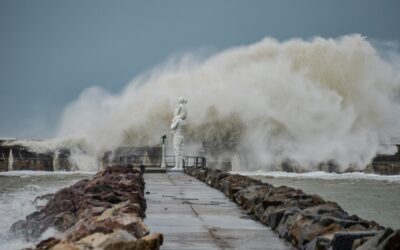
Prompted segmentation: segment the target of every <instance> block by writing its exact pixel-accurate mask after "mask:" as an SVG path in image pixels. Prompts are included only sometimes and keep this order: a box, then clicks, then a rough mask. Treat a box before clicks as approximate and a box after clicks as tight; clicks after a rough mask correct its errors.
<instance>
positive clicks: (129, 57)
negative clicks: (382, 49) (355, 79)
mask: <svg viewBox="0 0 400 250" xmlns="http://www.w3.org/2000/svg"><path fill="white" fill-rule="evenodd" d="M399 11H400V2H399V1H396V0H393V1H373V0H358V1H354V0H353V1H321V0H312V1H311V0H310V1H288V0H276V1H256V0H254V1H218V0H217V1H214V0H210V1H204V0H202V1H184V0H182V1H174V0H170V1H121V0H117V1H103V0H86V1H81V0H69V1H58V0H36V1H29V0H2V1H0V117H1V118H0V137H19V138H33V139H39V138H46V137H49V136H51V135H52V134H53V133H54V130H55V128H56V126H57V121H58V119H59V117H60V115H61V113H62V111H63V109H64V107H65V106H66V105H67V104H68V103H70V102H71V101H73V100H74V99H76V98H77V97H78V96H79V94H80V93H81V92H82V91H83V90H84V89H86V88H87V87H90V86H93V85H97V86H102V87H104V88H106V89H108V90H109V91H111V92H113V93H116V92H118V91H120V90H121V89H122V88H123V87H124V86H125V85H126V84H127V83H128V82H129V81H130V80H131V79H132V78H134V77H135V76H137V75H138V74H140V73H141V72H143V71H146V70H150V69H151V68H152V67H154V66H156V65H157V64H159V63H161V62H163V61H165V60H166V59H167V58H168V57H169V56H171V55H174V54H180V53H184V52H187V51H192V50H199V49H206V50H208V51H219V50H222V49H224V48H228V47H231V46H240V45H245V44H250V43H254V42H256V41H259V40H261V39H262V38H264V37H267V36H269V37H275V38H277V39H279V40H286V39H291V38H304V39H310V38H312V37H315V36H322V37H338V36H341V35H346V34H352V33H360V34H362V35H363V36H365V37H367V38H368V39H369V40H371V41H378V42H387V43H388V44H391V45H394V46H395V47H396V46H397V48H398V46H399V41H400V29H399V24H400V15H399Z"/></svg>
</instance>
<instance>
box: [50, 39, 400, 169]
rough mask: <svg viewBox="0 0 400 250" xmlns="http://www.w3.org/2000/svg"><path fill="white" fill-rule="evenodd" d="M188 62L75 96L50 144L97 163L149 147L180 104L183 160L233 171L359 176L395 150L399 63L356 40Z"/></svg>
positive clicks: (272, 46) (266, 45)
mask: <svg viewBox="0 0 400 250" xmlns="http://www.w3.org/2000/svg"><path fill="white" fill-rule="evenodd" d="M198 58H199V57H197V56H196V55H193V54H186V55H183V56H181V57H179V58H178V59H176V58H175V59H171V60H169V61H167V62H166V63H164V64H163V65H161V66H159V67H157V68H155V69H153V70H151V71H149V72H147V73H145V74H143V75H140V76H139V77H137V78H135V79H134V80H133V81H132V82H131V83H129V84H128V85H127V86H126V87H125V88H124V89H123V90H122V91H121V92H120V93H118V94H111V93H109V92H108V91H106V90H105V89H102V88H100V87H91V88H88V89H86V90H84V91H83V92H82V93H81V95H80V96H79V98H78V99H77V100H75V101H74V102H72V103H71V104H69V105H68V106H67V107H66V109H65V111H64V113H63V116H62V119H61V121H60V126H59V129H58V133H57V138H68V140H69V141H75V142H77V143H79V144H80V145H83V147H84V148H85V152H88V153H90V154H93V155H97V156H98V155H101V154H102V152H104V151H107V150H110V149H113V148H116V147H118V146H120V145H141V146H143V145H155V144H158V143H159V141H160V137H161V135H163V134H165V133H167V134H168V131H169V125H170V121H171V119H172V112H173V109H174V107H175V105H176V100H177V98H178V97H179V96H185V97H186V98H187V99H188V100H189V102H188V104H187V107H188V114H189V117H188V124H189V128H188V134H187V137H186V138H187V144H188V145H189V146H188V147H187V148H186V150H187V152H186V153H189V151H190V153H198V152H202V153H205V154H207V155H208V157H210V158H218V157H221V156H223V157H226V158H228V159H229V158H231V157H233V156H234V155H236V156H235V157H236V158H237V161H238V162H239V164H238V165H239V166H240V169H241V170H255V169H263V170H269V169H272V168H273V166H276V165H279V164H281V163H282V162H288V161H289V162H291V163H292V164H296V165H301V166H303V167H305V168H308V169H310V170H311V169H315V168H316V166H317V165H318V164H319V163H321V162H329V161H334V162H335V164H338V165H339V166H341V167H342V168H343V169H344V168H347V167H348V166H352V168H359V169H362V168H364V167H365V166H366V165H367V164H369V163H370V162H371V160H372V158H373V157H374V156H375V155H376V154H377V153H394V152H395V147H394V146H392V145H391V144H392V143H393V140H394V139H395V138H396V137H398V135H399V134H400V133H399V130H400V105H399V92H400V91H399V90H400V74H399V69H398V68H397V67H398V65H400V64H399V61H397V60H396V61H393V60H386V59H384V57H382V56H381V55H380V54H379V53H378V51H377V50H376V49H375V48H374V47H373V46H372V45H371V43H369V42H368V41H367V40H366V39H365V38H363V37H362V36H360V35H349V36H344V37H341V38H338V39H324V38H315V39H313V40H310V41H305V40H300V39H295V40H289V41H285V42H279V41H277V40H274V39H272V38H266V39H264V40H262V41H260V42H258V43H255V44H252V45H249V46H242V47H235V48H230V49H227V50H224V51H222V52H219V53H217V54H214V55H212V56H208V57H207V58H205V59H204V58H202V59H198ZM391 58H392V59H393V58H399V57H398V56H396V57H391ZM169 141H171V140H169Z"/></svg>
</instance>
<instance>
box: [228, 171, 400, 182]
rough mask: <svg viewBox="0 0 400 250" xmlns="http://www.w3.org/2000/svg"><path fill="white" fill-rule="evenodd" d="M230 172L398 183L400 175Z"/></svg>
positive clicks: (319, 172) (318, 172) (276, 176)
mask: <svg viewBox="0 0 400 250" xmlns="http://www.w3.org/2000/svg"><path fill="white" fill-rule="evenodd" d="M231 173H232V174H240V175H246V176H266V177H274V178H297V179H322V180H376V181H387V182H393V183H400V175H379V174H367V173H361V172H352V173H342V174H338V173H326V172H323V171H315V172H307V173H288V172H281V171H278V172H265V171H253V172H240V171H239V172H231Z"/></svg>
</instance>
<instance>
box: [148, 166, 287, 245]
mask: <svg viewBox="0 0 400 250" xmlns="http://www.w3.org/2000/svg"><path fill="white" fill-rule="evenodd" d="M144 178H145V182H146V189H145V192H146V194H145V197H146V201H147V210H146V218H145V220H144V221H145V223H146V225H147V226H148V227H149V229H150V231H151V232H160V233H162V234H163V235H164V243H163V245H162V246H161V249H274V250H277V249H292V246H291V245H290V244H289V243H287V242H285V241H284V240H282V239H280V238H279V237H278V236H277V235H276V234H275V233H274V232H272V231H271V230H270V229H269V228H267V227H266V226H264V225H262V224H261V223H259V222H257V221H255V220H253V219H252V218H250V217H249V216H247V215H246V214H245V213H244V212H243V211H242V210H241V209H240V208H239V207H238V206H237V205H236V204H235V203H233V202H231V201H230V200H229V199H228V198H227V197H226V196H225V195H224V194H223V193H221V192H219V191H218V190H215V189H213V188H210V187H208V186H207V185H206V184H204V183H202V182H200V181H198V180H197V179H195V178H193V177H190V176H188V175H186V174H180V173H173V174H158V173H147V174H145V175H144Z"/></svg>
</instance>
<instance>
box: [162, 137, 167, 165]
mask: <svg viewBox="0 0 400 250" xmlns="http://www.w3.org/2000/svg"><path fill="white" fill-rule="evenodd" d="M161 139H162V152H161V168H167V162H166V161H165V140H166V139H167V136H166V135H163V136H161Z"/></svg>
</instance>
